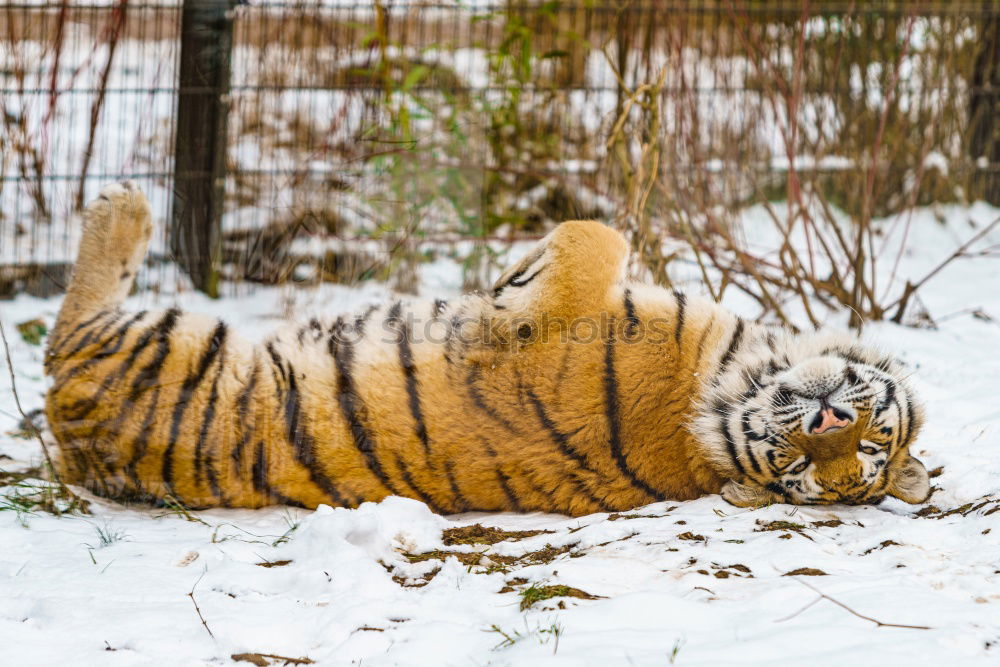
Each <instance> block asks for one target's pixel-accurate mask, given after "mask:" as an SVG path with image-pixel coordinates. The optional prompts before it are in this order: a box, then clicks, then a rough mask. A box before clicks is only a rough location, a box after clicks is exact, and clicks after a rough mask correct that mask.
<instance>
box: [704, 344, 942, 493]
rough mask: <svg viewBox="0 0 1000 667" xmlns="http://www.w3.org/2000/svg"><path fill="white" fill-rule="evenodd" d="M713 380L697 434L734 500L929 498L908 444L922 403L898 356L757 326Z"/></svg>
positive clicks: (925, 479)
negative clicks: (743, 348)
mask: <svg viewBox="0 0 1000 667" xmlns="http://www.w3.org/2000/svg"><path fill="white" fill-rule="evenodd" d="M755 337H756V338H758V342H757V344H756V345H747V346H746V347H747V349H746V351H745V352H744V353H742V354H741V355H739V356H738V357H737V358H735V359H733V360H732V363H731V364H730V365H729V366H728V367H727V368H726V369H725V370H724V371H723V372H722V373H721V374H720V375H719V376H718V377H717V378H716V379H715V380H714V381H713V382H711V383H710V384H709V385H708V386H707V387H706V391H705V398H704V400H703V401H702V402H701V406H700V410H699V414H698V416H697V417H696V419H695V422H694V427H693V431H694V432H695V434H696V435H697V437H698V439H699V441H700V443H701V444H702V446H703V447H704V448H705V452H706V453H707V454H708V456H709V458H710V459H711V460H712V461H713V463H714V464H715V465H716V468H717V469H718V470H720V471H721V472H722V473H723V475H724V476H725V477H728V478H729V481H727V482H726V483H725V484H724V486H723V489H722V496H723V498H725V499H726V500H727V501H728V502H730V503H732V504H734V505H738V506H741V507H746V506H760V505H764V504H768V503H772V502H785V503H793V504H796V505H811V504H830V503H846V504H876V503H879V502H881V501H882V500H883V499H884V498H885V497H886V496H887V495H890V496H894V497H896V498H899V499H901V500H903V501H905V502H908V503H920V502H923V501H925V500H926V499H927V497H928V496H929V495H930V483H929V479H928V475H927V471H926V469H925V468H924V466H923V464H921V463H920V461H918V460H917V459H915V458H913V457H912V456H910V452H909V448H910V445H911V443H912V442H913V441H914V439H915V438H916V435H917V432H918V431H919V429H920V426H921V424H922V422H923V408H922V406H921V405H920V403H919V402H918V401H917V399H916V398H915V397H914V395H913V391H912V389H911V388H910V387H909V386H908V384H907V382H906V376H907V373H906V371H905V370H904V369H903V367H902V366H901V365H900V364H899V363H898V362H897V361H895V360H894V359H892V358H889V357H886V356H884V355H881V354H879V353H877V352H876V351H875V350H873V349H871V348H869V347H866V346H864V345H861V344H860V343H858V342H857V341H856V340H855V339H853V338H851V337H848V336H847V335H846V334H830V333H820V334H812V335H805V336H803V335H798V336H795V335H792V334H790V333H778V334H775V333H773V332H767V333H765V332H763V330H761V331H759V332H758V336H755Z"/></svg>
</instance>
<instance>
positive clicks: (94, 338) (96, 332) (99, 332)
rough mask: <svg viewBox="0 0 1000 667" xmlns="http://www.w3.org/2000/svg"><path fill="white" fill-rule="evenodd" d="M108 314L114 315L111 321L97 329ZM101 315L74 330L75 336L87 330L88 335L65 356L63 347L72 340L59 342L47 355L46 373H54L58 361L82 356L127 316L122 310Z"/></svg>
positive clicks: (66, 338)
mask: <svg viewBox="0 0 1000 667" xmlns="http://www.w3.org/2000/svg"><path fill="white" fill-rule="evenodd" d="M108 314H111V315H112V317H111V319H109V320H108V321H107V322H104V323H103V324H102V325H101V326H100V327H97V326H96V324H97V323H98V322H99V321H100V319H101V318H103V316H104V315H108ZM100 315H101V317H99V318H96V319H95V318H91V319H90V320H88V321H87V322H86V323H85V324H83V325H80V326H79V327H77V328H76V329H74V330H73V334H75V333H76V332H77V331H80V330H82V329H84V328H87V331H86V333H84V335H83V336H81V337H80V339H79V340H78V341H77V342H76V344H75V345H73V347H72V348H70V349H69V351H67V352H66V353H65V354H63V353H62V349H63V347H65V345H66V344H68V343H69V340H70V336H69V335H68V336H65V337H64V338H63V339H62V340H61V341H60V342H59V345H57V346H56V348H55V349H53V350H51V351H50V352H49V353H48V354H47V355H45V367H46V371H48V372H52V369H51V367H52V366H53V365H54V364H55V363H57V362H58V361H64V360H69V359H72V358H73V357H75V356H76V355H78V354H80V352H82V351H83V350H84V348H86V347H87V346H88V345H90V344H91V343H92V342H93V343H97V342H99V341H100V340H101V337H102V336H104V334H106V333H107V332H108V329H110V328H111V327H113V326H114V325H115V324H117V323H118V322H119V321H121V318H122V317H123V316H124V315H125V314H124V313H123V312H122V311H120V310H105V311H102V312H101V314H100ZM91 325H95V326H91Z"/></svg>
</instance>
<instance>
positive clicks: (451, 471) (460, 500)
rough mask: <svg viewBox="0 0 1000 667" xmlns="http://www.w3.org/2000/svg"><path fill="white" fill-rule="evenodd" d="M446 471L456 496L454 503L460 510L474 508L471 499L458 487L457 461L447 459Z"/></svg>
mask: <svg viewBox="0 0 1000 667" xmlns="http://www.w3.org/2000/svg"><path fill="white" fill-rule="evenodd" d="M444 469H445V472H446V473H447V475H448V485H449V486H451V493H452V495H453V496H454V497H455V502H454V505H455V507H456V508H457V511H459V512H466V511H468V510H469V509H471V508H472V506H471V505H470V504H469V501H468V500H466V498H465V496H464V495H462V490H461V489H459V488H458V480H457V479H456V478H455V462H454V461H450V460H449V461H445V463H444Z"/></svg>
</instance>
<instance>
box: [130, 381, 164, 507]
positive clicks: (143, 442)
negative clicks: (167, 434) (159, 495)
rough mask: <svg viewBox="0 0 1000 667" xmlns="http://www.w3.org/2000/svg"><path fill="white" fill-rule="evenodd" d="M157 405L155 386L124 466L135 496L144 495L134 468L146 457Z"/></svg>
mask: <svg viewBox="0 0 1000 667" xmlns="http://www.w3.org/2000/svg"><path fill="white" fill-rule="evenodd" d="M159 403H160V387H159V386H157V387H156V388H155V389H153V397H152V399H151V400H150V402H149V407H148V408H146V415H145V416H144V417H143V419H142V424H141V425H140V426H139V435H138V436H137V437H136V440H135V442H134V443H133V444H132V456H131V457H129V461H128V463H127V464H125V474H126V475H128V477H129V479H131V480H132V484H133V485H134V486H135V493H136V494H137V495H142V494H144V493H145V489H144V487H143V485H142V480H140V479H139V473H138V471H137V470H136V468H137V467H138V465H139V461H141V460H142V458H143V457H144V456H145V455H146V451H147V450H148V448H149V436H150V433H151V432H152V430H153V422H154V421H155V419H156V413H157V412H158V408H159V407H160V406H159Z"/></svg>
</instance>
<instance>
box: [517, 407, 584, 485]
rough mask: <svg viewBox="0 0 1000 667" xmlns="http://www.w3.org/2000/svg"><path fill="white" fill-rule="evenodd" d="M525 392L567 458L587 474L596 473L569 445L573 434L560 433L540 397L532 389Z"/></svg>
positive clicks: (539, 418) (544, 426) (543, 425)
mask: <svg viewBox="0 0 1000 667" xmlns="http://www.w3.org/2000/svg"><path fill="white" fill-rule="evenodd" d="M525 392H526V393H527V394H528V400H530V401H531V404H532V406H533V407H534V408H535V414H536V415H538V420H539V421H540V422H542V427H543V428H544V429H545V430H546V431H547V432H548V434H549V436H550V437H551V438H552V440H553V441H555V443H556V445H557V446H558V448H559V451H560V452H562V454H564V455H565V456H568V457H569V458H571V459H573V461H575V462H576V463H577V465H579V466H580V467H581V468H583V469H584V470H586V471H587V472H591V473H595V474H596V471H595V470H593V469H592V468H591V467H590V465H589V464H588V463H587V458H586V457H585V456H583V455H582V454H580V453H579V452H577V451H576V450H575V449H573V448H572V447H571V446H570V444H569V439H570V436H571V435H572V434H566V433H563V432H562V431H560V430H559V429H558V428H557V427H556V425H555V423H554V422H553V421H552V419H551V418H549V416H548V414H546V412H545V406H544V405H542V402H541V401H540V400H538V396H537V395H535V392H534V391H532V389H531V388H530V387H526V388H525Z"/></svg>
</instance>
